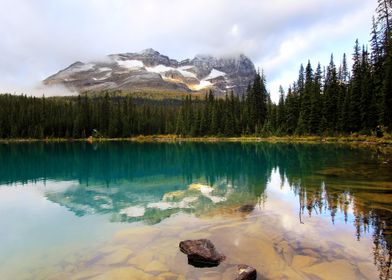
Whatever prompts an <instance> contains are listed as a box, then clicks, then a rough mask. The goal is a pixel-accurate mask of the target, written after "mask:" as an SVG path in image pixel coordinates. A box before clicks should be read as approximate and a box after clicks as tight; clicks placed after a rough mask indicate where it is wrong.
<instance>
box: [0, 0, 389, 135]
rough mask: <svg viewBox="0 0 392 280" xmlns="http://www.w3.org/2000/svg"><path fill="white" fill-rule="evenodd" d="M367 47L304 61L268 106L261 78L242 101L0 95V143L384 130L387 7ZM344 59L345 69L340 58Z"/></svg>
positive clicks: (383, 1) (383, 0) (382, 5)
mask: <svg viewBox="0 0 392 280" xmlns="http://www.w3.org/2000/svg"><path fill="white" fill-rule="evenodd" d="M378 3H379V4H378V8H377V11H376V12H377V13H376V17H374V18H373V27H372V30H371V36H370V37H371V38H370V41H369V42H370V44H364V45H361V44H360V43H359V42H358V40H357V41H356V42H355V44H354V48H353V53H352V55H350V58H349V56H346V55H344V56H343V57H342V58H341V60H340V59H339V63H336V58H334V57H333V55H331V60H330V63H329V64H328V65H327V66H326V67H322V66H321V65H320V64H317V65H312V64H311V62H310V61H309V62H307V64H306V65H305V66H303V65H301V66H300V70H299V75H298V80H297V81H296V82H294V83H293V84H292V85H291V86H289V87H288V89H287V92H285V90H284V89H283V87H281V88H280V98H279V102H278V104H274V103H273V102H272V101H271V98H270V95H269V93H268V92H267V89H266V78H265V75H264V73H258V74H257V75H256V77H255V79H254V82H253V84H252V85H249V87H248V89H247V92H246V94H245V95H243V96H234V94H233V93H228V94H227V95H226V97H225V98H217V97H215V96H214V95H213V93H212V92H208V93H206V95H205V98H202V99H197V98H195V97H192V96H191V95H189V96H188V97H186V98H185V99H184V100H182V101H179V100H169V99H168V100H163V101H157V100H148V99H140V98H132V97H131V95H129V96H121V95H118V94H116V93H110V92H106V93H101V94H99V95H98V94H95V95H92V96H89V95H88V94H82V95H80V96H78V97H61V98H60V97H57V98H54V97H52V98H44V97H42V98H37V97H27V96H13V95H9V94H5V95H1V96H0V138H46V137H56V138H57V137H64V138H85V137H88V136H91V135H92V136H102V137H114V138H115V137H130V136H135V135H155V134H177V135H182V136H241V135H259V136H268V135H347V134H351V133H361V134H368V135H369V134H373V133H375V131H376V128H377V130H378V131H380V130H383V131H387V132H391V131H392V12H391V11H392V3H391V1H390V0H379V1H378ZM351 57H352V67H351V69H349V67H348V62H347V61H348V59H351Z"/></svg>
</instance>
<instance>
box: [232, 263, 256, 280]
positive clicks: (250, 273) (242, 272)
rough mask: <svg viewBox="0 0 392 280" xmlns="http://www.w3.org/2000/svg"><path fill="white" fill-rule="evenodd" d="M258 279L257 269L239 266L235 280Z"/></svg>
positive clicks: (243, 265)
mask: <svg viewBox="0 0 392 280" xmlns="http://www.w3.org/2000/svg"><path fill="white" fill-rule="evenodd" d="M256 279H257V271H256V269H255V268H253V267H251V266H249V265H246V264H239V265H237V277H236V278H235V280H256Z"/></svg>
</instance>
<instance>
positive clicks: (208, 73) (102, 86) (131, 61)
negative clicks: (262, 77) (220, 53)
mask: <svg viewBox="0 0 392 280" xmlns="http://www.w3.org/2000/svg"><path fill="white" fill-rule="evenodd" d="M255 74H256V70H255V67H254V64H253V63H252V61H251V60H250V59H249V58H247V57H246V56H245V55H238V56H232V57H214V56H210V55H197V56H196V57H195V58H193V59H185V60H183V61H177V60H174V59H171V58H169V57H168V56H165V55H162V54H160V53H159V52H157V51H155V50H153V49H146V50H144V51H142V52H138V53H122V54H112V55H108V56H107V57H105V58H104V59H103V60H102V61H95V62H87V63H83V62H80V61H78V62H75V63H73V64H71V65H70V66H68V67H67V68H65V69H63V70H60V71H59V72H58V73H56V74H54V75H52V76H50V77H48V78H46V79H45V80H44V81H43V83H44V84H45V85H60V84H61V85H64V86H66V87H67V88H69V89H70V90H72V91H77V92H86V91H102V90H124V91H127V90H151V89H154V90H170V91H182V92H198V91H205V90H206V89H213V90H214V92H215V93H216V94H218V95H222V94H224V93H226V92H227V91H231V90H233V91H234V93H235V94H237V95H242V94H243V93H244V92H245V91H246V88H247V87H248V84H249V83H250V82H252V81H253V79H254V76H255Z"/></svg>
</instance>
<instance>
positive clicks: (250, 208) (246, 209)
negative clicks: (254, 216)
mask: <svg viewBox="0 0 392 280" xmlns="http://www.w3.org/2000/svg"><path fill="white" fill-rule="evenodd" d="M254 209H255V206H254V205H252V204H244V205H242V206H240V207H238V208H237V210H238V211H239V212H242V213H250V212H252V211H253V210H254Z"/></svg>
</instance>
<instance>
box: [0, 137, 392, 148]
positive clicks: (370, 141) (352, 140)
mask: <svg viewBox="0 0 392 280" xmlns="http://www.w3.org/2000/svg"><path fill="white" fill-rule="evenodd" d="M120 141H124V142H127V141H128V142H168V143H170V142H208V143H215V142H216V143H218V142H240V143H241V142H245V143H261V142H267V143H320V144H322V143H336V144H363V145H376V146H392V137H391V136H384V137H382V138H377V137H375V136H366V135H351V136H269V137H256V136H242V137H220V136H205V137H187V136H185V137H183V136H181V137H180V136H176V135H148V136H143V135H140V136H135V137H128V138H92V137H88V138H44V139H38V138H11V139H0V143H29V142H47V143H54V142H89V143H99V142H120Z"/></svg>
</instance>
